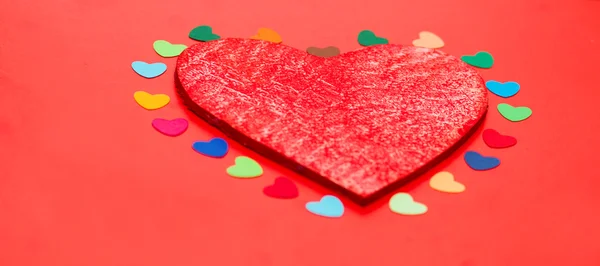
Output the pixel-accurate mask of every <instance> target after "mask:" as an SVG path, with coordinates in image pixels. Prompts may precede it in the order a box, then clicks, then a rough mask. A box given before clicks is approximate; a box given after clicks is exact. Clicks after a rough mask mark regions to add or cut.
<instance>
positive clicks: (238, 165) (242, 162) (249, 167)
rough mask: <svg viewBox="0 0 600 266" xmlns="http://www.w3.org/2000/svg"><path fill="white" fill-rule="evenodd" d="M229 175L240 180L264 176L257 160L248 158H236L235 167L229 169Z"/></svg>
mask: <svg viewBox="0 0 600 266" xmlns="http://www.w3.org/2000/svg"><path fill="white" fill-rule="evenodd" d="M227 174H229V175H230V176H233V177H238V178H254V177H259V176H261V175H262V174H263V169H262V167H260V164H258V163H257V162H256V161H255V160H252V159H250V158H248V157H246V156H238V157H236V158H235V165H232V166H229V167H228V168H227Z"/></svg>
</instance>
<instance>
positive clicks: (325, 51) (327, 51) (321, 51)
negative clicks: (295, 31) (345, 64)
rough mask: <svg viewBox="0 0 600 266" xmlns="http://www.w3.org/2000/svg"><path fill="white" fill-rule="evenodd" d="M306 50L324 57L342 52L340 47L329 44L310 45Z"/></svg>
mask: <svg viewBox="0 0 600 266" xmlns="http://www.w3.org/2000/svg"><path fill="white" fill-rule="evenodd" d="M306 52H307V53H309V54H311V55H314V56H319V57H323V58H327V57H332V56H336V55H339V54H340V49H339V48H337V47H335V46H328V47H325V48H319V47H308V48H307V49H306Z"/></svg>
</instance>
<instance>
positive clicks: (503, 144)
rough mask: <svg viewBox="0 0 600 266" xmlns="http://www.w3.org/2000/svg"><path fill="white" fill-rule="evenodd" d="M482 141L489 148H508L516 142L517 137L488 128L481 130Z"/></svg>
mask: <svg viewBox="0 0 600 266" xmlns="http://www.w3.org/2000/svg"><path fill="white" fill-rule="evenodd" d="M482 137H483V142H485V144H487V145H488V146H489V147H490V148H496V149H501V148H508V147H512V146H514V145H516V144H517V139H516V138H515V137H511V136H506V135H502V134H500V133H498V131H496V130H493V129H491V128H488V129H486V130H484V131H483V134H482Z"/></svg>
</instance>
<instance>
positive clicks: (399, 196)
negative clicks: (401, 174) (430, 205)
mask: <svg viewBox="0 0 600 266" xmlns="http://www.w3.org/2000/svg"><path fill="white" fill-rule="evenodd" d="M389 207H390V210H392V212H395V213H397V214H402V215H420V214H424V213H426V212H427V206H426V205H425V204H423V203H420V202H416V201H414V199H413V197H412V196H411V195H409V194H408V193H403V192H400V193H396V194H395V195H394V196H392V198H390V202H389Z"/></svg>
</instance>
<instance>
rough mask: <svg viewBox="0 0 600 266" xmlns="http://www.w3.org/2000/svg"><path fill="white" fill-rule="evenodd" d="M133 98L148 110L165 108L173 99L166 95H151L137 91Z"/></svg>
mask: <svg viewBox="0 0 600 266" xmlns="http://www.w3.org/2000/svg"><path fill="white" fill-rule="evenodd" d="M133 98H134V99H135V102H137V103H138V104H139V105H140V106H141V107H144V108H145V109H148V110H155V109H159V108H162V107H164V106H165V105H167V104H168V103H169V101H171V98H170V97H169V96H168V95H166V94H154V95H152V94H150V93H147V92H145V91H136V92H135V93H133Z"/></svg>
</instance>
